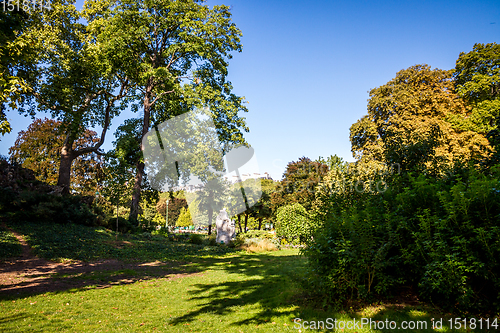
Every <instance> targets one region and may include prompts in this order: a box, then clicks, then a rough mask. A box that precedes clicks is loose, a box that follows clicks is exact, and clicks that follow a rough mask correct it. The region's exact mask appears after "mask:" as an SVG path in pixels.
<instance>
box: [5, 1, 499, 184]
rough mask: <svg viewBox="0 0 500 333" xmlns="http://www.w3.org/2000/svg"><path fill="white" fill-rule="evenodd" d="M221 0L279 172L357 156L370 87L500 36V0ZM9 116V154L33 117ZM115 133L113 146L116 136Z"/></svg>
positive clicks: (245, 90)
mask: <svg viewBox="0 0 500 333" xmlns="http://www.w3.org/2000/svg"><path fill="white" fill-rule="evenodd" d="M79 3H82V2H81V1H80V2H79ZM214 4H226V5H229V6H231V7H232V9H231V11H232V14H233V22H234V23H235V24H236V25H237V26H238V27H239V28H240V29H241V30H242V32H243V38H242V44H243V52H241V53H236V54H234V57H233V59H232V60H231V61H230V66H229V80H230V81H231V82H232V83H233V87H234V92H235V93H236V94H237V95H240V96H245V97H246V99H247V100H248V102H249V104H248V105H247V107H248V109H249V112H248V113H247V114H246V115H245V116H246V119H247V124H248V126H249V128H250V132H249V133H247V134H246V135H245V137H246V139H247V141H248V142H249V143H250V144H251V145H252V146H253V147H254V149H255V152H256V157H257V160H258V163H259V167H260V171H261V172H264V171H267V172H269V173H270V174H271V176H272V177H273V178H274V179H281V176H282V174H283V171H284V169H285V166H286V164H287V163H288V162H291V161H296V160H298V159H299V157H302V156H307V157H309V158H311V159H316V158H317V157H318V156H323V157H326V156H329V155H333V154H337V155H339V156H341V157H343V158H344V159H345V160H348V161H352V160H353V158H352V155H351V151H350V142H349V127H350V126H351V125H352V124H353V123H354V122H356V121H357V120H358V119H359V118H360V117H362V116H363V115H364V114H366V104H367V99H368V92H369V90H370V89H372V88H375V87H378V86H380V85H383V84H385V83H386V82H388V81H389V80H390V79H392V78H393V77H394V76H395V75H396V72H398V71H399V70H401V69H404V68H408V67H410V66H412V65H415V64H423V63H425V64H429V65H430V66H432V67H433V68H441V69H451V68H453V67H454V65H455V61H456V59H457V58H458V56H459V54H460V52H468V51H470V50H472V47H473V45H474V43H491V42H496V43H499V42H500V40H499V39H500V1H498V0H496V1H385V2H368V1H366V2H364V1H342V2H340V1H326V0H325V1H307V2H306V1H290V0H288V1H260V0H252V1H249V0H246V1H245V0H217V1H213V0H211V1H208V5H209V6H212V5H214ZM128 116H134V115H133V114H131V115H128ZM8 117H9V119H11V124H12V127H13V132H12V133H11V134H9V135H6V136H4V137H3V138H1V141H0V154H1V155H7V154H8V148H9V147H10V146H11V145H12V144H13V143H14V141H15V139H16V137H17V132H19V131H20V130H23V129H26V127H27V126H28V125H29V123H30V122H31V120H30V118H24V117H23V116H18V115H17V114H16V113H14V112H10V113H9V114H8ZM41 117H43V115H41ZM124 117H126V115H124ZM124 117H122V118H119V119H116V120H115V121H113V124H112V128H111V131H110V133H111V134H112V133H114V131H115V129H116V127H117V126H118V125H119V124H120V122H121V121H123V119H124ZM106 141H107V142H106V144H105V149H110V148H111V147H112V144H111V142H112V141H113V139H112V137H111V136H110V137H108V138H107V140H106Z"/></svg>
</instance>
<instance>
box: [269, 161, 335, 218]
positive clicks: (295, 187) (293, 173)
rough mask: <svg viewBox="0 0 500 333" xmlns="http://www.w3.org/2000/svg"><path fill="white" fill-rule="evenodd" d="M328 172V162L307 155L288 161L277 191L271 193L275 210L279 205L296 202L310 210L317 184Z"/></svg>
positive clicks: (274, 210)
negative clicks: (314, 159) (318, 160)
mask: <svg viewBox="0 0 500 333" xmlns="http://www.w3.org/2000/svg"><path fill="white" fill-rule="evenodd" d="M327 173H328V166H327V165H326V164H323V163H321V162H316V161H311V159H309V158H307V157H301V158H299V160H298V161H293V162H290V163H288V165H287V166H286V170H285V172H284V173H283V179H282V180H281V182H280V183H279V184H278V186H277V189H276V192H274V193H272V194H271V202H272V207H273V212H274V213H276V211H277V210H278V208H279V207H281V206H284V205H287V204H291V203H295V202H297V203H300V204H301V205H302V206H303V207H304V208H306V210H309V209H310V208H311V205H312V203H313V201H314V196H315V192H316V186H317V185H318V184H319V183H320V182H321V180H322V179H323V177H324V176H325V175H326V174H327Z"/></svg>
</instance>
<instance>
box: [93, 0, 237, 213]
mask: <svg viewBox="0 0 500 333" xmlns="http://www.w3.org/2000/svg"><path fill="white" fill-rule="evenodd" d="M85 10H86V13H87V17H88V21H89V26H90V30H91V31H93V32H95V33H96V34H98V40H99V41H100V43H101V44H102V45H104V46H105V48H106V57H108V58H109V59H111V60H112V62H113V63H114V65H115V67H118V68H121V69H123V70H124V71H125V72H126V73H127V77H129V78H130V79H131V80H132V82H134V83H135V84H137V86H138V89H137V98H138V100H137V104H136V105H135V107H136V109H139V108H140V109H141V110H142V113H143V119H142V136H141V139H142V137H144V136H145V135H146V133H147V132H148V130H149V129H150V125H151V119H156V120H161V119H168V118H169V115H170V112H171V111H172V110H165V109H161V108H158V107H156V104H157V103H159V102H161V101H162V100H168V99H169V97H171V96H176V98H178V97H180V98H182V100H183V101H184V103H185V104H186V105H187V107H188V109H191V108H193V107H199V106H208V107H210V109H211V112H212V114H213V117H214V122H215V124H216V126H217V129H218V132H219V136H220V138H221V141H223V142H243V136H242V133H241V130H247V128H246V127H245V122H244V119H243V118H240V117H239V116H238V112H239V111H246V108H245V107H244V106H243V98H241V97H238V96H236V95H234V94H233V93H232V92H231V90H232V86H231V84H230V82H228V81H226V76H227V66H228V63H227V59H230V58H231V54H230V52H232V51H241V44H240V40H239V38H240V36H241V32H240V30H239V29H237V28H236V26H235V25H234V24H233V23H231V19H230V16H231V14H230V12H229V7H227V6H215V7H214V8H213V9H209V8H208V6H206V5H202V1H199V0H187V1H169V0H156V1H150V0H148V1H132V0H124V1H118V0H107V1H104V0H89V1H87V2H85ZM160 113H163V115H164V116H163V117H162V116H160V115H159V114H160ZM143 177H144V162H143V161H141V162H140V163H139V164H138V165H137V175H136V180H135V187H134V194H133V198H132V207H131V212H130V219H131V220H135V219H137V215H138V207H139V202H140V196H141V183H142V181H143Z"/></svg>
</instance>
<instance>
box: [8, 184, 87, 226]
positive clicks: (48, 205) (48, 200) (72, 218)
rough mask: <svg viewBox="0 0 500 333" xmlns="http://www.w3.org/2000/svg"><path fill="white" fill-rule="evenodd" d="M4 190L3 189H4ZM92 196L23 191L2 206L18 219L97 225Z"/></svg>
mask: <svg viewBox="0 0 500 333" xmlns="http://www.w3.org/2000/svg"><path fill="white" fill-rule="evenodd" d="M2 191H3V190H2ZM91 202H92V198H89V197H83V196H79V195H68V196H58V195H51V194H46V193H39V192H34V191H21V192H20V193H19V194H18V195H15V196H12V197H9V198H8V202H7V203H4V204H3V205H2V206H4V207H7V209H6V210H7V211H10V212H12V213H13V215H12V218H13V219H15V220H17V221H29V222H35V221H40V222H42V221H51V222H56V223H61V224H67V223H76V224H82V225H88V226H92V225H96V224H97V219H96V218H97V216H96V215H95V214H94V213H93V211H92V209H91V206H90V203H91Z"/></svg>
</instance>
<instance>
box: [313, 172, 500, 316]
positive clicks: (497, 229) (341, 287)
mask: <svg viewBox="0 0 500 333" xmlns="http://www.w3.org/2000/svg"><path fill="white" fill-rule="evenodd" d="M499 179H500V168H493V169H491V170H490V171H489V173H481V172H479V171H476V170H474V169H469V170H459V171H457V172H456V173H453V174H450V175H448V176H446V177H443V178H435V177H432V176H428V175H419V176H418V177H414V176H412V175H411V174H406V175H403V176H402V177H401V178H400V179H399V180H395V181H394V182H393V183H392V184H391V187H389V189H388V190H387V191H386V192H384V193H380V194H368V193H367V194H363V195H359V196H357V197H356V200H353V201H351V202H350V203H349V205H343V206H340V205H338V203H336V202H332V203H331V205H330V206H326V207H325V206H321V207H320V208H321V209H323V210H324V211H327V212H328V213H327V214H323V215H322V216H321V219H322V223H323V228H322V229H321V230H318V231H317V232H315V234H314V242H311V243H310V244H309V246H308V247H307V248H306V249H305V250H304V253H305V254H306V255H307V256H308V257H309V263H310V268H311V273H312V276H313V278H312V279H311V280H310V282H311V284H312V286H313V287H314V288H315V289H316V290H318V291H319V290H321V291H322V292H323V293H325V294H326V295H329V296H330V297H331V299H341V300H347V299H354V298H356V299H363V300H370V298H373V297H374V294H375V295H376V294H379V295H383V296H388V295H390V294H391V293H393V292H396V291H397V287H398V286H400V285H402V284H406V285H408V286H411V287H413V288H414V290H417V291H418V292H419V294H420V296H421V298H422V299H423V300H427V301H432V302H433V303H435V304H437V305H439V306H441V307H444V308H447V309H449V310H452V311H459V312H466V311H474V312H475V313H481V312H498V311H499V310H500V297H499V295H500V260H498V258H500V242H499V239H500V180H499ZM323 202H326V203H327V202H328V201H323ZM332 207H333V208H332Z"/></svg>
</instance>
